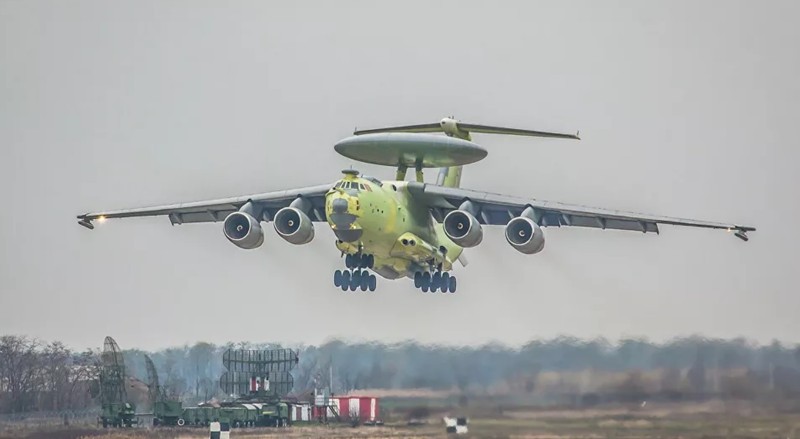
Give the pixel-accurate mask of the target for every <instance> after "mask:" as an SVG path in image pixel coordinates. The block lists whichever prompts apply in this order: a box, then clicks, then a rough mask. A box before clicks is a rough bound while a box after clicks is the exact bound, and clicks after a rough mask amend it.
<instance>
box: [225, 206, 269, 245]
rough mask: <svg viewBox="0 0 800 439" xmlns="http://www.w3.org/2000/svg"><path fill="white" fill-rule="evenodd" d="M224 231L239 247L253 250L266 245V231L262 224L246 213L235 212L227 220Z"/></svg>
mask: <svg viewBox="0 0 800 439" xmlns="http://www.w3.org/2000/svg"><path fill="white" fill-rule="evenodd" d="M222 230H223V231H224V232H225V237H226V238H228V240H229V241H230V242H232V243H233V244H234V245H236V246H237V247H240V248H243V249H247V250H251V249H254V248H257V247H260V246H261V244H263V243H264V230H263V229H262V228H261V224H259V223H258V221H257V220H256V219H255V218H253V216H252V215H250V214H249V213H246V212H233V213H232V214H230V215H228V216H227V217H226V218H225V222H224V223H223V227H222Z"/></svg>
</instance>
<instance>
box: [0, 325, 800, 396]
mask: <svg viewBox="0 0 800 439" xmlns="http://www.w3.org/2000/svg"><path fill="white" fill-rule="evenodd" d="M277 348H293V349H296V350H297V351H298V352H299V358H300V361H299V364H298V365H297V366H296V367H295V368H294V369H293V370H292V376H293V377H294V391H293V393H294V394H296V395H307V394H308V393H309V392H311V391H312V390H313V389H314V387H315V386H316V387H319V388H323V387H328V386H330V388H332V389H333V391H334V392H335V393H337V394H343V393H348V392H352V391H358V390H360V389H408V388H427V389H434V390H436V389H439V390H452V389H455V391H457V392H461V393H472V394H480V393H482V392H484V393H485V392H488V391H489V390H490V389H493V388H496V387H498V386H506V387H508V388H512V389H517V390H521V391H523V392H528V393H532V394H534V393H536V392H546V391H552V392H561V393H564V394H568V393H574V394H578V393H586V392H587V391H585V389H584V390H581V389H580V388H572V387H570V384H569V383H568V380H566V379H565V378H563V377H566V376H570V374H573V375H575V374H584V373H585V371H591V373H593V374H594V376H609V377H612V376H615V375H614V374H617V375H619V374H620V373H622V374H623V375H622V376H624V377H625V379H624V380H622V381H620V382H615V384H614V386H615V387H614V389H613V391H611V390H609V389H606V390H607V391H608V392H610V393H614V392H616V393H621V394H629V395H638V394H640V393H642V392H645V393H646V392H648V391H650V390H648V388H649V387H652V385H651V384H650V382H649V381H648V380H649V378H647V377H648V376H649V375H648V372H649V371H658V378H657V380H656V381H657V384H658V387H659V389H660V390H659V391H660V392H662V393H663V392H667V391H671V392H677V391H679V390H680V389H684V390H685V389H689V390H691V391H693V392H695V393H698V394H705V393H709V394H711V393H713V392H720V391H724V392H729V393H731V394H733V395H735V396H738V397H752V396H753V395H754V392H755V391H756V390H754V389H756V388H762V387H763V388H773V389H774V388H779V389H784V390H787V391H792V392H796V393H800V346H787V345H783V344H781V343H779V342H777V341H776V342H773V343H771V344H767V345H760V344H757V343H754V342H751V341H748V340H745V339H742V338H737V339H732V340H722V339H708V338H703V337H686V338H679V339H675V340H672V341H669V342H665V343H654V342H650V341H648V340H646V339H641V338H630V339H625V340H622V341H620V342H618V343H611V342H609V341H607V340H605V339H602V338H598V339H594V340H581V339H578V338H572V337H559V338H555V339H550V340H534V341H531V342H529V343H527V344H526V345H524V346H522V347H520V348H510V347H507V346H504V345H500V344H486V345H482V346H471V347H468V346H463V347H453V346H436V345H424V344H420V343H416V342H405V343H395V344H384V343H349V342H346V341H342V340H333V341H330V342H327V343H324V344H322V345H320V346H282V345H280V344H274V343H226V344H221V345H215V344H212V343H205V342H200V343H196V344H194V345H186V346H180V347H172V348H168V349H163V350H159V351H156V352H145V351H142V350H136V349H129V350H124V352H123V353H124V357H125V364H126V367H127V373H128V375H129V376H131V377H132V379H134V380H138V381H140V384H142V383H145V384H146V382H147V372H146V369H145V365H144V358H143V357H144V355H145V354H147V355H149V356H150V357H151V358H152V359H153V362H154V364H155V365H156V369H157V371H158V374H159V380H160V383H161V385H162V387H163V388H164V389H165V390H166V391H167V394H168V395H169V396H170V397H174V398H179V399H181V400H183V401H184V402H186V403H196V402H200V401H204V400H208V399H210V398H225V397H226V396H225V395H222V394H221V392H220V390H219V385H218V380H219V377H220V375H221V374H222V373H223V372H224V368H223V365H222V354H223V353H224V352H225V351H226V350H227V349H277ZM98 358H99V349H94V350H86V351H74V350H71V349H69V348H67V347H66V346H65V345H63V344H62V343H60V342H51V343H45V342H42V341H39V340H36V339H31V338H28V337H21V336H10V335H9V336H3V337H0V412H21V411H31V410H65V409H73V410H74V409H80V408H85V407H90V406H92V405H95V404H97V402H96V401H94V400H93V399H92V398H91V392H90V390H91V386H92V384H91V383H92V380H93V379H95V375H96V372H97V369H96V364H97V361H98ZM720 370H722V371H731V370H739V371H744V372H743V373H740V374H739V375H737V376H735V377H734V378H731V377H729V376H727V375H726V376H722V378H716V379H715V381H714V382H713V383H710V382H708V381H709V378H708V377H709V376H711V375H710V372H709V371H720ZM547 373H558V374H560V375H558V376H561V377H562V378H560V379H561V384H560V385H561V387H560V388H557V389H556V390H546V389H547V387H546V386H545V383H544V381H543V378H542V377H544V376H546V375H547ZM650 375H652V374H650ZM731 376H733V375H731ZM331 378H332V382H331ZM650 381H652V379H650ZM759 386H761V387H759ZM139 387H141V386H139ZM578 387H580V386H578ZM594 387H597V386H594ZM600 387H602V386H600ZM721 389H722V390H721ZM684 390H681V391H684ZM596 391H597V390H596V389H594V390H592V391H591V392H590V393H596ZM712 391H713V392H712ZM616 393H614V394H616Z"/></svg>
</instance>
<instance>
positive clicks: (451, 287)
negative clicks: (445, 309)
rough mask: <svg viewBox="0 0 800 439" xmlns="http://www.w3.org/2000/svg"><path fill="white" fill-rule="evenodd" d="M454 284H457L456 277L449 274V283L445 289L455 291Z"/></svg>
mask: <svg viewBox="0 0 800 439" xmlns="http://www.w3.org/2000/svg"><path fill="white" fill-rule="evenodd" d="M456 286H457V285H456V277H455V276H450V282H449V285H448V286H447V287H448V288H447V289H448V290H450V292H451V293H455V292H456Z"/></svg>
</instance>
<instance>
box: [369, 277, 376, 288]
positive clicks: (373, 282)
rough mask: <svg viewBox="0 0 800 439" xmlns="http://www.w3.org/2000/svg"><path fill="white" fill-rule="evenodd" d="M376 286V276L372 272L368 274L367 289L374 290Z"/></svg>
mask: <svg viewBox="0 0 800 439" xmlns="http://www.w3.org/2000/svg"><path fill="white" fill-rule="evenodd" d="M377 287H378V278H377V277H375V275H374V274H372V275H370V276H369V290H370V291H375V288H377Z"/></svg>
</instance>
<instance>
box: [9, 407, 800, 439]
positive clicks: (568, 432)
mask: <svg viewBox="0 0 800 439" xmlns="http://www.w3.org/2000/svg"><path fill="white" fill-rule="evenodd" d="M469 430H470V432H469V435H468V436H469V437H494V438H539V439H544V438H687V439H688V438H698V439H699V438H704V439H710V438H726V439H727V438H740V439H741V438H765V439H766V438H792V439H793V438H798V439H800V414H783V415H779V414H773V415H768V414H750V415H725V414H697V415H675V416H661V415H656V416H650V415H645V414H602V413H581V412H579V411H575V412H573V413H571V414H568V413H563V412H554V413H546V412H545V413H510V414H509V415H508V416H504V417H496V418H476V419H471V420H470V424H469ZM444 436H446V434H445V432H444V425H443V424H442V422H441V421H440V420H437V419H431V420H430V421H429V424H427V425H422V426H415V427H410V426H407V425H405V424H404V423H397V424H390V425H386V426H382V427H366V426H362V427H356V428H352V427H349V426H324V425H310V426H297V425H296V426H293V427H290V428H287V429H267V428H262V429H247V430H235V431H233V432H232V433H231V437H233V438H238V437H242V438H249V439H256V438H277V437H286V438H300V437H333V438H349V437H352V438H380V437H387V438H388V437H407V438H414V437H420V438H421V437H444ZM0 437H3V438H20V439H79V438H90V437H103V438H109V439H200V438H207V437H208V432H207V431H205V430H195V429H145V428H139V429H133V430H127V431H119V430H102V429H98V428H96V427H83V428H81V427H73V428H70V429H64V428H50V429H37V430H24V429H17V430H15V429H13V428H8V427H6V428H5V429H4V430H2V431H0Z"/></svg>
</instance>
